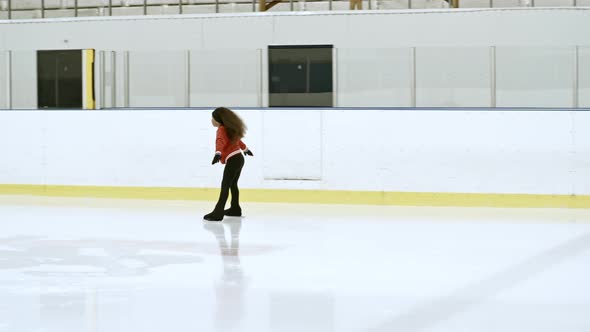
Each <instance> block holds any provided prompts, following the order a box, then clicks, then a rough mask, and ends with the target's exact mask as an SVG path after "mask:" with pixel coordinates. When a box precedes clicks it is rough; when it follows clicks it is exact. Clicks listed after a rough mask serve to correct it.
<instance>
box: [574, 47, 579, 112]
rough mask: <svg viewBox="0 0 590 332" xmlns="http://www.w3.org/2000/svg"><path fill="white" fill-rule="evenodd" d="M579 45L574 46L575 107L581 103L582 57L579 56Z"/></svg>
mask: <svg viewBox="0 0 590 332" xmlns="http://www.w3.org/2000/svg"><path fill="white" fill-rule="evenodd" d="M579 52H580V51H579V47H578V46H574V84H573V85H574V86H573V92H574V93H573V97H574V102H573V107H574V108H578V107H579V105H580V64H579V61H580V57H579Z"/></svg>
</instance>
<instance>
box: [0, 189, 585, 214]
mask: <svg viewBox="0 0 590 332" xmlns="http://www.w3.org/2000/svg"><path fill="white" fill-rule="evenodd" d="M0 195H31V196H49V197H92V198H111V199H145V200H187V201H188V200H197V201H215V200H216V199H217V197H218V195H219V189H218V188H158V187H112V186H58V185H1V184H0ZM240 198H241V200H242V202H263V203H313V204H354V205H392V206H438V207H497V208H570V209H590V195H528V194H477V193H427V192H377V191H334V190H274V189H241V190H240Z"/></svg>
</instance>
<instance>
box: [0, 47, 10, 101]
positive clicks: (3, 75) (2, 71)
mask: <svg viewBox="0 0 590 332" xmlns="http://www.w3.org/2000/svg"><path fill="white" fill-rule="evenodd" d="M7 61H8V51H0V110H2V109H7V108H8V96H7V92H8V90H7V89H8V73H7V71H8V70H7V66H6V64H7Z"/></svg>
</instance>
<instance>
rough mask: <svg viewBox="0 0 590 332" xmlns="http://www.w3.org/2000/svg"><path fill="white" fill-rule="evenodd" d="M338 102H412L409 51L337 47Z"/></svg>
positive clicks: (388, 104) (375, 104)
mask: <svg viewBox="0 0 590 332" xmlns="http://www.w3.org/2000/svg"><path fill="white" fill-rule="evenodd" d="M336 58H337V60H338V61H337V63H338V65H337V68H336V70H337V73H338V75H337V78H338V84H337V98H338V99H337V100H338V101H337V106H350V107H364V106H371V107H394V106H400V107H409V106H411V82H412V53H411V49H410V48H399V49H364V48H359V49H356V48H352V49H338V50H337V55H336Z"/></svg>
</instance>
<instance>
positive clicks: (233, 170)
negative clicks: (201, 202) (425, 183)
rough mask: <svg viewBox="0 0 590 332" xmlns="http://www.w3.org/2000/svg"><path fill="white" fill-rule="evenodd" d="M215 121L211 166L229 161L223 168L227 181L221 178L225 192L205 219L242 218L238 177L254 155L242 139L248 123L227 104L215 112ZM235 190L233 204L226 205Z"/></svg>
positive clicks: (223, 191) (232, 198) (212, 120)
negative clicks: (248, 158)
mask: <svg viewBox="0 0 590 332" xmlns="http://www.w3.org/2000/svg"><path fill="white" fill-rule="evenodd" d="M211 123H212V124H213V126H214V127H217V138H216V140H215V151H216V152H215V156H214V157H213V161H212V162H211V165H213V164H216V163H218V162H219V161H221V163H222V164H225V169H224V170H223V180H221V193H220V194H219V200H218V201H217V205H215V209H214V210H213V212H211V213H209V214H207V215H205V216H204V217H203V218H204V219H205V220H208V221H221V220H222V219H223V216H224V215H226V216H232V217H241V216H242V208H241V207H240V191H239V189H238V180H239V179H240V174H241V172H242V167H244V156H243V155H242V150H243V151H244V153H245V154H247V155H249V156H254V154H253V153H252V151H250V150H249V149H248V148H247V147H246V144H244V143H243V142H242V140H241V138H242V137H244V134H245V133H246V125H245V124H244V122H243V121H242V119H240V117H239V116H238V115H237V114H236V113H234V112H232V111H231V110H230V109H228V108H225V107H218V108H216V109H215V111H213V118H212V119H211ZM230 190H231V205H230V208H229V209H228V210H225V211H224V210H223V209H224V208H225V202H227V197H228V195H229V191H230Z"/></svg>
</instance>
